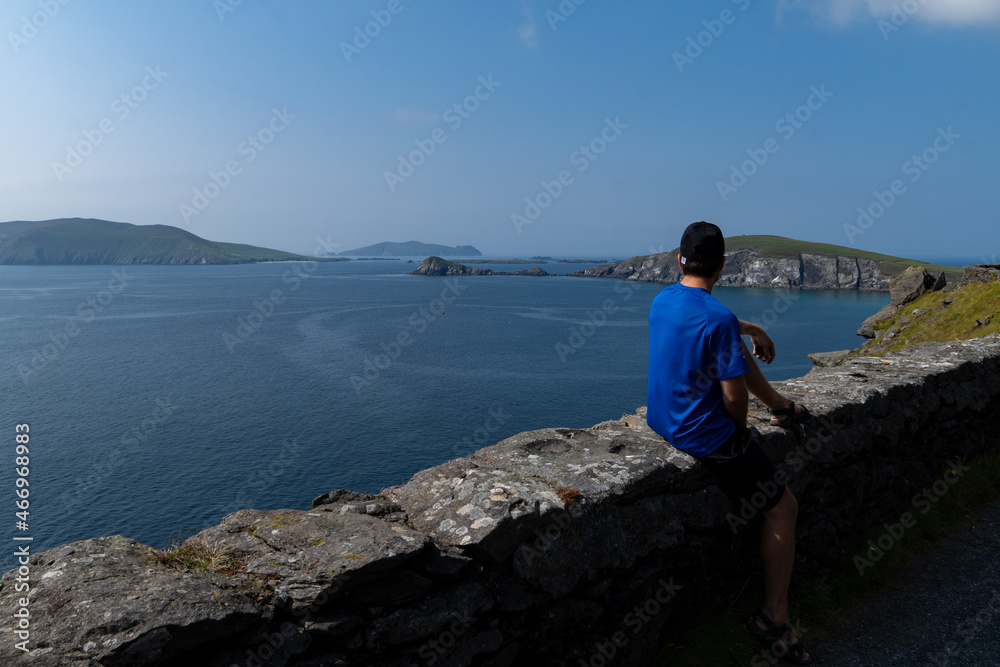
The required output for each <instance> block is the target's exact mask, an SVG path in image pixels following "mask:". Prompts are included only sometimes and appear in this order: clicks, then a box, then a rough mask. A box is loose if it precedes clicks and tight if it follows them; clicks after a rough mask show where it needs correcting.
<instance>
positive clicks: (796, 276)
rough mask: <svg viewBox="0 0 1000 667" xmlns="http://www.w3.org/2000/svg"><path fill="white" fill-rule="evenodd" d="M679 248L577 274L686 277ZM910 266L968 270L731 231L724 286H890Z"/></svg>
mask: <svg viewBox="0 0 1000 667" xmlns="http://www.w3.org/2000/svg"><path fill="white" fill-rule="evenodd" d="M678 252H679V249H678V248H674V249H673V250H671V251H670V252H662V253H657V254H655V255H641V256H638V257H632V258H630V259H626V260H624V261H622V262H618V263H617V264H605V265H602V266H595V267H594V268H591V269H584V270H583V271H576V272H575V273H571V274H569V275H571V276H584V277H592V278H620V279H622V280H637V281H640V282H658V283H674V282H677V281H678V280H680V277H681V271H680V268H679V267H678V266H677V253H678ZM910 266H922V267H924V268H925V269H927V270H928V271H933V272H938V273H940V272H942V271H943V272H946V273H949V274H951V275H952V276H955V275H959V274H961V272H962V270H961V269H958V268H955V267H953V266H940V265H938V264H929V263H927V262H920V261H917V260H914V259H904V258H902V257H893V256H891V255H882V254H879V253H875V252H866V251H864V250H857V249H855V248H848V247H845V246H838V245H831V244H828V243H811V242H809V241H798V240H796V239H789V238H785V237H783V236H731V237H728V238H727V239H726V266H725V268H724V269H723V270H722V277H721V278H720V279H719V282H718V285H719V286H720V287H786V288H788V287H794V288H804V289H846V290H861V291H871V292H887V291H889V281H891V280H892V279H893V278H894V277H896V276H898V275H899V274H901V273H902V272H903V271H905V270H906V269H907V267H910Z"/></svg>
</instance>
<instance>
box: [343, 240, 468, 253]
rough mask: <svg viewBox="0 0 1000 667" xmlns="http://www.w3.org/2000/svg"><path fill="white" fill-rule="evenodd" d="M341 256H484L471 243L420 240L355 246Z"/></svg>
mask: <svg viewBox="0 0 1000 667" xmlns="http://www.w3.org/2000/svg"><path fill="white" fill-rule="evenodd" d="M338 254H339V255H340V256H341V257H348V256H350V257H359V256H362V255H364V256H365V257H427V256H429V255H433V256H437V257H482V256H483V253H481V252H479V251H478V250H476V249H475V248H473V247H472V246H471V245H460V246H456V247H451V246H446V245H437V244H434V243H421V242H420V241H407V242H406V243H393V242H391V241H386V242H385V243H376V244H375V245H369V246H365V247H364V248H355V249H354V250H346V251H344V252H342V253H338Z"/></svg>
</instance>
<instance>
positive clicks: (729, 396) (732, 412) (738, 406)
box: [719, 375, 750, 428]
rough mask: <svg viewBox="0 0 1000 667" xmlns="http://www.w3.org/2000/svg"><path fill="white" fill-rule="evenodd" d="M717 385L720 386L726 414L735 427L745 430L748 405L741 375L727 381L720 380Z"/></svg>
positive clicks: (747, 396)
mask: <svg viewBox="0 0 1000 667" xmlns="http://www.w3.org/2000/svg"><path fill="white" fill-rule="evenodd" d="M719 383H720V384H721V385H722V405H723V406H725V408H726V412H728V413H729V416H730V417H732V418H733V421H734V422H736V425H737V426H742V427H744V428H746V425H747V408H748V407H749V403H750V396H749V394H748V392H747V383H746V381H745V380H744V379H743V376H742V375H737V376H736V377H734V378H730V379H728V380H720V381H719Z"/></svg>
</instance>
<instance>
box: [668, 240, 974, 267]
mask: <svg viewBox="0 0 1000 667" xmlns="http://www.w3.org/2000/svg"><path fill="white" fill-rule="evenodd" d="M743 247H751V248H758V249H759V250H761V251H763V252H766V253H768V254H769V255H771V256H774V257H797V256H798V255H799V254H800V253H809V254H815V255H840V256H843V257H859V258H861V259H870V260H873V261H875V262H877V263H878V266H879V269H881V271H882V273H884V274H886V275H889V276H893V277H895V276H898V275H899V274H900V273H902V272H903V271H905V270H906V269H907V268H908V267H911V266H922V267H924V268H925V269H927V270H928V271H929V272H931V273H940V272H941V271H946V272H948V273H957V274H959V275H961V272H962V270H961V269H959V268H957V267H954V266H943V265H941V264H929V263H928V262H921V261H918V260H915V259H904V258H902V257H893V256H892V255H883V254H881V253H877V252H867V251H865V250H857V249H856V248H848V247H847V246H841V245H833V244H830V243H813V242H811V241H797V240H795V239H790V238H786V237H784V236H768V235H766V234H765V235H741V236H727V237H726V249H727V250H730V249H735V248H743ZM679 250H680V248H674V250H673V251H672V252H673V253H674V254H677V252H679Z"/></svg>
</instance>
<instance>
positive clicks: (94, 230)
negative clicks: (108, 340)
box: [0, 218, 348, 264]
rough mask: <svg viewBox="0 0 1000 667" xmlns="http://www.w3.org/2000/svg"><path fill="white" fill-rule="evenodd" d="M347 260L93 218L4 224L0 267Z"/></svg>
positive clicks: (166, 227)
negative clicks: (317, 256) (7, 265)
mask: <svg viewBox="0 0 1000 667" xmlns="http://www.w3.org/2000/svg"><path fill="white" fill-rule="evenodd" d="M294 261H348V260H346V259H340V258H338V259H331V258H315V257H306V256H304V255H296V254H293V253H290V252H284V251H282V250H271V249H270V248H258V247H256V246H251V245H243V244H239V243H221V242H219V241H209V240H206V239H203V238H201V237H200V236H195V235H194V234H192V233H191V232H188V231H186V230H183V229H180V228H178V227H171V226H170V225H133V224H129V223H127V222H109V221H107V220H94V219H89V218H60V219H57V220H38V221H24V220H19V221H13V222H3V223H0V264H253V263H257V262H294Z"/></svg>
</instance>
